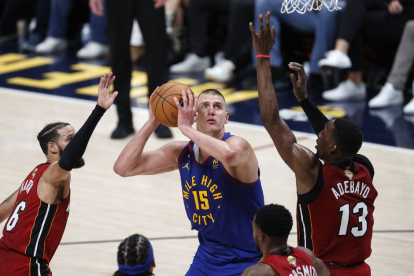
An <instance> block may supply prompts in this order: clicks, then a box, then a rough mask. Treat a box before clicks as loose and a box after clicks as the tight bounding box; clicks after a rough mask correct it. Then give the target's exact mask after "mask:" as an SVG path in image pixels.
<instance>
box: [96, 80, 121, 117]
mask: <svg viewBox="0 0 414 276" xmlns="http://www.w3.org/2000/svg"><path fill="white" fill-rule="evenodd" d="M114 80H115V76H113V74H112V72H111V73H109V75H108V74H105V75H104V76H103V77H102V78H101V81H100V82H99V89H98V105H99V106H100V107H102V108H104V109H106V110H108V109H109V108H110V107H111V105H112V104H113V103H114V100H115V98H116V96H118V92H117V91H115V92H114V93H113V94H112V96H109V90H110V89H111V85H112V83H113V82H114Z"/></svg>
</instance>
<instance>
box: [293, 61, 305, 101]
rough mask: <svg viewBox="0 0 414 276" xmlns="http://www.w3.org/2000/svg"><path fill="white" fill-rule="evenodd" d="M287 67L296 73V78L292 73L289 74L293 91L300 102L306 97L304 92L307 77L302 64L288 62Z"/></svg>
mask: <svg viewBox="0 0 414 276" xmlns="http://www.w3.org/2000/svg"><path fill="white" fill-rule="evenodd" d="M289 69H291V70H294V71H296V72H297V73H298V79H296V77H295V75H294V74H290V80H291V81H292V84H293V93H294V94H295V96H296V99H297V100H298V101H299V102H301V101H303V100H304V99H306V97H308V93H307V92H306V86H307V79H306V73H305V69H303V65H302V64H299V63H297V62H290V63H289Z"/></svg>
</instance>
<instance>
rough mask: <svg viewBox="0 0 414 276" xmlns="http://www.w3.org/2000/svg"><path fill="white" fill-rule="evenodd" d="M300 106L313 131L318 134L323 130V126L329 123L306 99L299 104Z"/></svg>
mask: <svg viewBox="0 0 414 276" xmlns="http://www.w3.org/2000/svg"><path fill="white" fill-rule="evenodd" d="M300 106H301V107H302V109H303V111H304V112H305V114H306V116H308V119H309V122H310V123H311V125H312V128H313V131H314V132H315V133H316V134H318V133H319V132H321V131H322V130H323V128H324V127H325V124H326V123H327V122H329V119H328V118H326V116H325V115H324V114H323V113H322V112H321V111H320V110H319V109H318V108H317V107H316V106H315V105H314V104H313V102H312V101H311V100H310V99H309V97H307V98H306V99H304V100H303V101H301V102H300Z"/></svg>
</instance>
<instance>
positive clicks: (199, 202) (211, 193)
mask: <svg viewBox="0 0 414 276" xmlns="http://www.w3.org/2000/svg"><path fill="white" fill-rule="evenodd" d="M200 180H201V181H200ZM197 181H198V183H197ZM218 188H219V187H218V186H217V184H215V183H214V180H213V179H212V178H209V176H207V175H203V176H202V177H201V179H196V176H192V177H191V183H188V181H185V184H184V189H183V197H184V200H185V201H186V203H185V204H186V206H187V208H188V206H190V207H189V208H188V210H189V212H190V214H191V213H192V214H191V218H190V219H191V221H192V222H193V224H198V225H200V226H207V225H209V224H211V223H215V218H214V217H213V213H212V212H210V210H212V209H214V210H219V209H220V203H221V200H222V198H223V195H222V193H220V192H218V191H217V190H218ZM217 200H218V201H217ZM216 206H218V207H216Z"/></svg>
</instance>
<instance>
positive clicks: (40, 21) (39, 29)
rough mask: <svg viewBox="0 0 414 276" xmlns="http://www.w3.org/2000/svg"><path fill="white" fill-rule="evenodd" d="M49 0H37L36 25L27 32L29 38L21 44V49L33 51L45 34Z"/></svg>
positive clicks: (48, 14)
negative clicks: (31, 30) (30, 31)
mask: <svg viewBox="0 0 414 276" xmlns="http://www.w3.org/2000/svg"><path fill="white" fill-rule="evenodd" d="M50 6H51V0H38V2H37V8H36V27H35V28H34V30H33V32H32V33H30V34H29V38H28V39H27V40H26V41H25V42H24V43H23V44H22V46H21V49H22V50H23V51H28V52H33V51H34V50H35V48H36V46H37V45H38V44H39V43H41V42H42V41H43V40H44V39H45V38H46V34H47V29H48V26H49V17H50Z"/></svg>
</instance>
